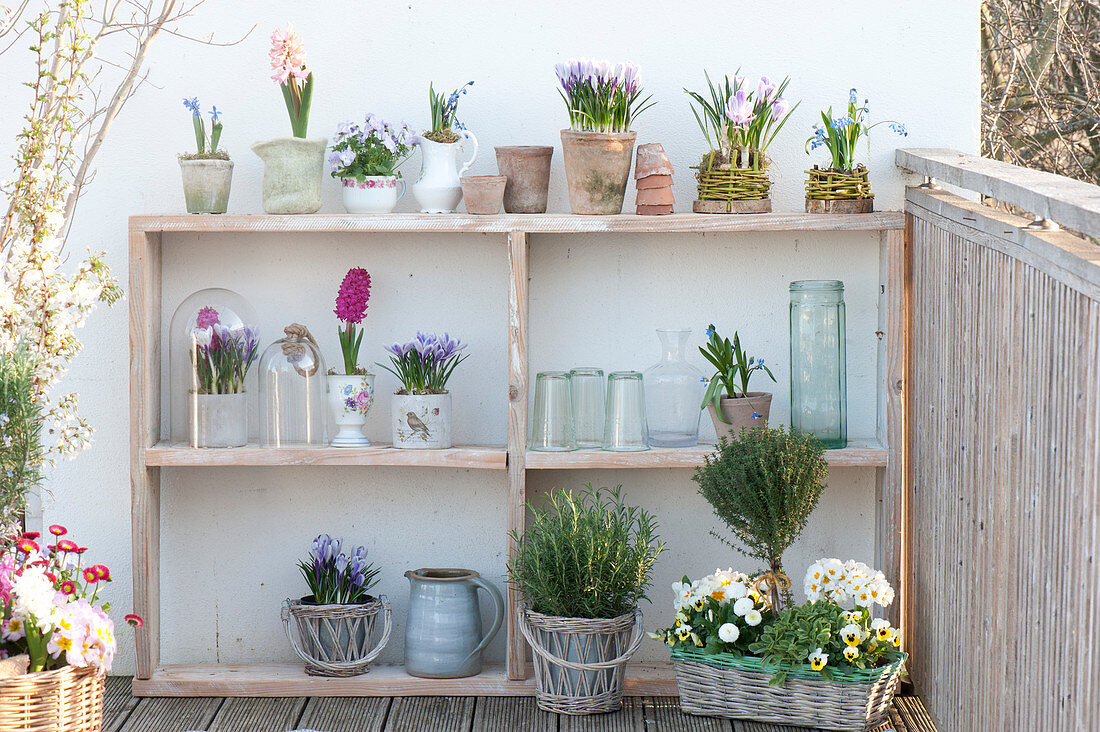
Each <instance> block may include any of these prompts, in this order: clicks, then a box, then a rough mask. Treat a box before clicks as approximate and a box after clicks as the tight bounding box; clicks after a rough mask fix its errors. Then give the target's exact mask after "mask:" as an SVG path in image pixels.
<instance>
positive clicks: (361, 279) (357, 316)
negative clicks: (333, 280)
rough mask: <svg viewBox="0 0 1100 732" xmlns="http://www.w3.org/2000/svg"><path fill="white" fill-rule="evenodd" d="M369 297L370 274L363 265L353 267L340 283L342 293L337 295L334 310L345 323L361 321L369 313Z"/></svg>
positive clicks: (337, 316)
mask: <svg viewBox="0 0 1100 732" xmlns="http://www.w3.org/2000/svg"><path fill="white" fill-rule="evenodd" d="M369 299H370V275H369V274H368V273H367V270H365V269H363V268H362V267H353V268H351V269H349V270H348V273H347V274H346V275H344V281H343V282H341V283H340V293H339V294H338V295H337V296H336V309H335V310H334V311H333V312H334V313H335V314H336V318H337V319H338V320H342V321H343V322H345V323H359V322H361V321H362V320H363V316H365V315H366V314H367V300H369Z"/></svg>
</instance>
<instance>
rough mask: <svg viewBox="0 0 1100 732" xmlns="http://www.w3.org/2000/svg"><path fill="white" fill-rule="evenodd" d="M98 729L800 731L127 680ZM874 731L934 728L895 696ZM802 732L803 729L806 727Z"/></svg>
mask: <svg viewBox="0 0 1100 732" xmlns="http://www.w3.org/2000/svg"><path fill="white" fill-rule="evenodd" d="M103 722H104V724H103V730H104V732H187V731H189V730H209V732H287V731H288V730H295V729H315V730H319V731H320V732H511V731H512V730H516V731H518V732H582V731H591V732H679V731H680V730H683V731H684V732H799V730H802V728H800V727H779V726H775V725H770V724H756V723H749V722H730V721H728V720H721V719H708V718H703V717H691V716H688V715H686V714H682V713H681V712H680V709H679V706H678V705H677V702H676V699H674V698H667V697H637V698H627V699H626V701H625V704H624V707H623V710H622V711H621V712H617V713H614V714H601V715H596V716H592V717H566V716H558V715H556V714H547V713H546V712H542V711H539V710H538V708H537V707H536V706H535V700H534V698H532V697H473V696H436V697H394V698H387V697H375V698H363V697H352V698H316V697H292V698H282V699H280V698H253V699H240V698H232V699H221V698H217V697H205V698H150V697H147V698H141V699H139V698H135V697H133V696H131V695H130V678H129V677H125V676H112V677H110V678H109V679H108V680H107V699H106V702H105V704H104V720H103ZM890 722H891V723H890V724H885V725H883V726H881V727H879V728H878V730H876V732H887V730H893V731H894V732H935V727H934V726H933V725H932V722H931V719H930V718H929V717H928V714H927V712H925V710H924V705H922V704H921V703H920V700H919V699H917V698H916V697H898V699H897V700H896V701H895V703H894V709H893V710H892V712H891V714H890ZM807 732H808V731H807Z"/></svg>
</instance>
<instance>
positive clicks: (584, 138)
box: [561, 130, 638, 215]
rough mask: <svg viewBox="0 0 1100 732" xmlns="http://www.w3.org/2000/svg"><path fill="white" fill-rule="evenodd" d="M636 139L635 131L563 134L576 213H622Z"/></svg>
mask: <svg viewBox="0 0 1100 732" xmlns="http://www.w3.org/2000/svg"><path fill="white" fill-rule="evenodd" d="M637 136H638V133H636V132H577V131H576V130H562V131H561V148H562V153H563V154H564V157H565V178H566V182H567V183H568V184H569V207H570V208H571V209H572V210H573V213H575V214H602V215H608V214H618V213H622V211H623V198H624V197H625V196H626V182H627V180H628V179H629V177H630V162H631V158H632V157H633V156H634V140H635V138H636V137H637Z"/></svg>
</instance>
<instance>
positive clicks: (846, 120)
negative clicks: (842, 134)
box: [829, 117, 856, 131]
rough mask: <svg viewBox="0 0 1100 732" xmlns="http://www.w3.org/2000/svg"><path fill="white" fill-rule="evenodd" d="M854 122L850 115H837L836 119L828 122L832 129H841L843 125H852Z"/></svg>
mask: <svg viewBox="0 0 1100 732" xmlns="http://www.w3.org/2000/svg"><path fill="white" fill-rule="evenodd" d="M855 123H856V121H855V120H854V119H852V118H851V117H838V118H837V119H834V120H833V121H832V122H830V123H829V126H830V127H832V128H833V129H834V130H837V131H839V130H843V129H844V128H845V127H848V126H850V125H854V124H855Z"/></svg>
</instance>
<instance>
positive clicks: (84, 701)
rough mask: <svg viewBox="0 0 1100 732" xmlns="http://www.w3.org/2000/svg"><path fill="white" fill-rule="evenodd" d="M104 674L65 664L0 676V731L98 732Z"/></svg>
mask: <svg viewBox="0 0 1100 732" xmlns="http://www.w3.org/2000/svg"><path fill="white" fill-rule="evenodd" d="M104 678H105V673H104V672H103V671H102V670H100V669H96V668H84V667H77V666H65V667H64V668H59V669H56V670H54V671H38V672H36V673H30V674H23V675H22V676H12V677H10V678H4V679H0V730H3V731H4V732H100V730H101V729H102V728H103V688H104Z"/></svg>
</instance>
